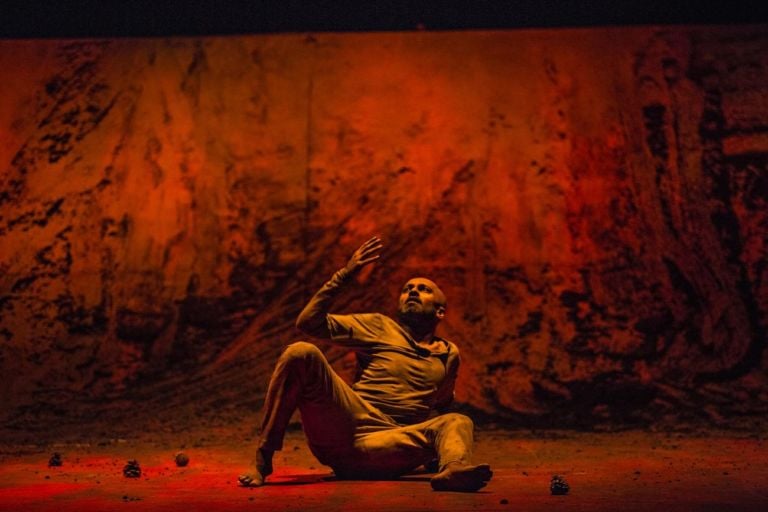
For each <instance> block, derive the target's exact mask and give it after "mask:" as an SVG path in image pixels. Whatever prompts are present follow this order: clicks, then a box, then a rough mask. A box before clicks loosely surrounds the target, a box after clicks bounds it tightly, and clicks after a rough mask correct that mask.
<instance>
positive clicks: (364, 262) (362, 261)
mask: <svg viewBox="0 0 768 512" xmlns="http://www.w3.org/2000/svg"><path fill="white" fill-rule="evenodd" d="M379 258H381V255H380V254H377V255H376V256H371V257H370V258H366V259H364V260H360V264H361V265H367V264H368V263H371V262H372V261H376V260H377V259H379Z"/></svg>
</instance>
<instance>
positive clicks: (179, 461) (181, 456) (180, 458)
mask: <svg viewBox="0 0 768 512" xmlns="http://www.w3.org/2000/svg"><path fill="white" fill-rule="evenodd" d="M173 460H175V461H176V465H177V466H179V467H180V468H183V467H184V466H186V465H187V464H189V457H188V456H187V454H186V453H184V452H179V453H177V454H176V456H175V457H174V458H173Z"/></svg>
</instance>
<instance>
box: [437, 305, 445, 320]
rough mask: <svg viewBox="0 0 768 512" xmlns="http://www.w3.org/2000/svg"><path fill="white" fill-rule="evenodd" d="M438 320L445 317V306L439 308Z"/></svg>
mask: <svg viewBox="0 0 768 512" xmlns="http://www.w3.org/2000/svg"><path fill="white" fill-rule="evenodd" d="M435 315H436V316H437V318H439V319H440V320H442V319H443V318H444V317H445V306H437V312H436V313H435Z"/></svg>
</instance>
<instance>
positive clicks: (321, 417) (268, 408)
mask: <svg viewBox="0 0 768 512" xmlns="http://www.w3.org/2000/svg"><path fill="white" fill-rule="evenodd" d="M381 249H382V243H381V240H380V239H379V238H377V237H374V238H372V239H371V240H369V241H367V242H366V243H364V244H363V245H362V246H361V247H360V248H359V249H358V250H357V251H355V253H354V254H353V255H352V257H351V258H350V260H349V262H348V263H347V266H346V267H344V268H343V269H341V270H339V271H338V272H336V273H335V274H334V275H333V277H332V278H331V280H330V281H328V282H327V283H325V285H324V286H323V287H322V288H321V289H320V290H319V291H318V292H317V293H316V294H315V295H314V297H312V299H311V300H310V301H309V303H308V304H307V305H306V307H305V308H304V310H303V311H302V312H301V314H300V315H299V318H298V320H297V321H296V326H297V327H298V328H299V329H300V330H301V331H302V332H304V333H306V334H308V335H310V336H313V337H316V338H325V339H330V340H331V341H332V342H334V343H337V344H339V345H342V346H344V347H348V348H349V349H351V350H353V351H354V352H355V354H356V356H357V362H358V371H357V375H356V378H355V383H354V385H353V386H352V387H350V386H349V385H348V384H347V383H345V382H344V381H343V380H342V379H341V378H340V377H339V376H338V375H337V374H336V373H335V372H334V371H333V369H332V368H331V367H330V365H329V364H328V361H327V360H326V359H325V357H324V356H323V354H322V352H321V351H320V350H319V349H318V348H317V347H316V346H315V345H313V344H311V343H306V342H298V343H294V344H291V345H289V346H288V347H287V348H286V350H285V352H283V354H282V356H281V357H280V359H279V360H278V362H277V365H276V367H275V371H274V373H273V375H272V379H271V381H270V383H269V388H268V390H267V394H266V398H265V403H264V420H263V423H262V427H261V435H260V438H259V442H258V450H257V454H256V460H255V463H254V467H253V468H252V469H251V470H250V471H249V472H247V473H246V474H243V475H241V476H240V477H239V478H238V480H239V482H240V484H241V485H243V486H260V485H263V484H264V480H265V479H266V477H267V476H268V475H270V474H271V473H272V455H273V453H274V452H275V450H280V449H281V448H282V445H283V437H284V435H285V430H286V427H287V426H288V422H289V420H290V418H291V415H292V414H293V412H294V411H295V410H296V408H297V407H298V409H299V411H300V412H301V420H302V426H303V428H304V433H305V435H306V437H307V441H308V443H309V448H310V450H311V451H312V453H313V454H314V455H315V457H317V459H318V460H319V461H320V462H322V463H323V464H326V465H328V466H330V467H332V468H333V470H334V472H335V473H336V475H337V476H338V477H340V478H346V479H390V478H395V477H398V476H400V475H403V474H406V473H408V472H410V471H412V470H414V469H415V468H417V467H419V466H421V465H423V464H427V463H428V462H429V461H431V460H433V459H435V458H437V460H438V468H439V472H438V473H437V474H436V475H435V476H434V477H432V479H431V480H430V482H431V484H432V488H433V489H435V490H438V491H477V490H478V489H480V488H482V487H484V486H485V485H486V484H487V482H488V481H489V480H490V479H491V476H492V475H493V473H492V472H491V469H490V467H489V466H488V465H487V464H480V465H472V464H471V462H470V457H471V452H472V433H473V424H472V420H470V419H469V418H468V417H466V416H464V415H461V414H456V413H444V414H440V413H442V412H444V411H445V410H446V409H447V407H448V406H449V405H450V404H451V402H452V401H453V389H454V384H455V382H456V375H457V372H458V368H459V351H458V349H457V348H456V345H454V344H453V343H451V342H450V341H447V340H444V339H442V338H440V337H438V336H436V335H435V328H436V327H437V325H438V323H439V322H440V320H441V319H442V318H443V317H444V316H445V311H446V300H445V295H443V292H442V291H441V290H440V288H438V287H437V285H436V284H435V283H433V282H432V281H430V280H429V279H425V278H422V277H417V278H414V279H411V280H409V281H408V282H407V283H406V284H405V286H404V287H403V289H402V292H401V294H400V301H399V307H398V312H397V320H393V319H392V318H389V317H387V316H385V315H382V314H378V313H366V314H354V315H336V314H329V309H330V306H331V303H332V301H333V298H334V297H335V296H336V295H337V294H338V293H339V292H340V291H341V290H342V289H343V288H344V287H345V286H347V285H349V283H350V282H353V281H354V279H353V277H354V276H355V275H356V274H357V273H358V272H359V271H360V269H362V268H363V267H364V266H366V265H368V264H370V263H372V262H374V261H375V260H377V259H378V258H379V253H380V251H381Z"/></svg>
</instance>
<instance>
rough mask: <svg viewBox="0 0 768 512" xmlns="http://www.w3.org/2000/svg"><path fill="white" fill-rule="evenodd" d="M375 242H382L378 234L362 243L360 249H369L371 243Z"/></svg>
mask: <svg viewBox="0 0 768 512" xmlns="http://www.w3.org/2000/svg"><path fill="white" fill-rule="evenodd" d="M375 244H381V239H380V238H379V237H377V236H375V237H373V238H371V239H370V240H368V241H367V242H365V243H364V244H363V245H361V246H360V249H367V248H368V247H370V246H371V245H375Z"/></svg>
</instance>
